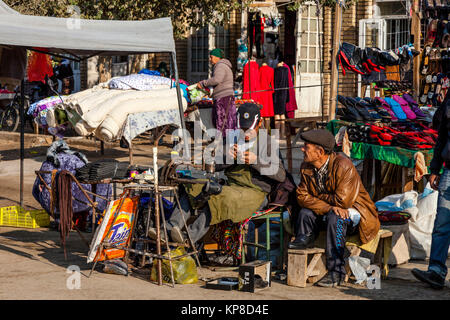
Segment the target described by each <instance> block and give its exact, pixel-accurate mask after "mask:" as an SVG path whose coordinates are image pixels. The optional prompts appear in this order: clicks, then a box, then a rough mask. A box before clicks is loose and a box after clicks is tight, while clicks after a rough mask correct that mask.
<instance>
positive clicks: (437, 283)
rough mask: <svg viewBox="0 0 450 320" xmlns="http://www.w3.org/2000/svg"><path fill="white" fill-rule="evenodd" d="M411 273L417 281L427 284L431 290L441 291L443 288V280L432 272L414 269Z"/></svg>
mask: <svg viewBox="0 0 450 320" xmlns="http://www.w3.org/2000/svg"><path fill="white" fill-rule="evenodd" d="M411 273H412V274H413V275H414V277H416V278H417V279H418V280H420V281H422V282H425V283H428V284H429V285H430V286H431V287H432V288H433V289H442V288H444V286H445V279H444V278H442V277H441V276H440V275H439V274H437V273H436V272H434V271H422V270H419V269H417V268H414V269H412V270H411Z"/></svg>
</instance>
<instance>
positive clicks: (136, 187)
mask: <svg viewBox="0 0 450 320" xmlns="http://www.w3.org/2000/svg"><path fill="white" fill-rule="evenodd" d="M124 189H125V192H124V196H126V195H128V194H130V193H131V192H132V191H148V192H150V205H149V206H150V207H151V198H152V195H153V196H154V197H155V210H154V214H155V223H156V237H157V240H149V239H138V238H136V237H135V228H136V222H135V223H134V224H133V227H132V230H131V241H130V242H129V244H128V246H127V247H124V246H118V245H112V244H107V243H102V244H101V245H100V250H101V251H103V249H109V248H115V249H120V250H124V251H126V258H125V260H127V258H128V254H129V253H130V252H131V253H134V254H136V255H140V256H142V259H143V261H141V265H145V258H146V257H150V258H156V259H158V261H157V269H158V273H157V275H158V281H157V282H158V285H162V284H163V279H162V265H161V264H162V260H168V261H169V265H170V273H171V281H172V287H175V279H174V275H173V267H172V261H174V260H178V259H181V258H184V257H187V256H191V255H194V256H195V259H196V262H197V265H198V266H201V265H200V261H199V259H198V252H197V250H196V248H195V246H194V243H193V242H192V239H191V236H190V234H189V229H188V228H187V224H186V220H185V219H184V216H183V223H184V227H185V228H186V230H187V234H188V240H189V244H185V243H172V242H169V241H168V234H167V227H166V220H165V216H164V207H163V201H162V192H163V191H171V192H173V193H174V197H175V200H176V204H177V206H178V208H179V209H180V210H181V206H180V202H179V198H178V194H177V191H178V188H177V187H174V186H158V185H157V184H130V185H127V186H125V188H124ZM121 206H122V203H120V205H119V206H118V209H117V210H120V207H121ZM151 213H152V212H151V211H150V210H149V213H148V214H149V216H148V218H147V221H146V222H147V225H146V226H145V228H146V235H148V229H149V223H150V215H151ZM160 219H162V222H163V223H162V225H163V232H164V237H165V238H164V239H165V240H164V241H163V240H162V239H161V227H160ZM135 221H138V213H136V216H135ZM107 232H109V230H108V231H107ZM139 242H143V243H144V250H137V249H132V248H131V246H132V244H133V243H139ZM162 242H163V243H162ZM148 243H156V254H155V253H152V252H150V251H149V250H148V248H147V244H148ZM161 244H163V245H164V244H165V246H166V251H167V255H162V252H161ZM170 246H184V247H190V248H191V249H192V252H189V253H186V254H184V255H181V256H177V257H173V256H172V253H171V249H170ZM96 264H97V261H96V262H95V263H94V265H93V266H92V270H91V273H92V271H93V270H94V269H95V266H96Z"/></svg>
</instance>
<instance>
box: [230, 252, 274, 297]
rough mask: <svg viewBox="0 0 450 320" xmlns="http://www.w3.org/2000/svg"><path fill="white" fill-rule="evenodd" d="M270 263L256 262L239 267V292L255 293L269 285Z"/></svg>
mask: <svg viewBox="0 0 450 320" xmlns="http://www.w3.org/2000/svg"><path fill="white" fill-rule="evenodd" d="M271 272H272V262H271V261H261V260H256V261H252V262H248V263H246V264H243V265H241V266H239V288H238V290H239V291H245V292H252V293H253V292H256V291H260V290H263V289H266V288H268V287H270V286H271V285H272V283H271V279H270V276H271Z"/></svg>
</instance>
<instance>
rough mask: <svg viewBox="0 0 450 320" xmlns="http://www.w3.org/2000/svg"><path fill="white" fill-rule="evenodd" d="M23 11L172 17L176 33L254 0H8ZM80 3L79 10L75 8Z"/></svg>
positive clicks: (57, 14)
mask: <svg viewBox="0 0 450 320" xmlns="http://www.w3.org/2000/svg"><path fill="white" fill-rule="evenodd" d="M5 2H6V3H7V4H8V5H9V6H11V7H12V8H13V9H15V10H17V11H19V12H20V13H23V14H30V15H40V16H53V17H70V16H73V15H74V14H75V13H78V14H80V16H81V18H85V19H104V20H146V19H155V18H162V17H171V18H172V22H173V26H174V33H175V36H176V37H181V36H182V35H183V33H184V32H185V30H186V28H188V27H194V28H195V27H202V26H204V25H205V24H206V23H212V24H219V23H221V22H222V21H226V19H227V17H228V15H229V13H230V12H232V11H233V10H239V9H241V8H242V7H244V8H246V7H247V5H248V4H249V3H251V2H252V1H251V0H170V1H169V0H165V1H161V0H91V1H82V0H52V1H48V0H5ZM73 6H76V7H78V8H79V9H76V10H78V12H76V11H74V10H73V9H74V7H73Z"/></svg>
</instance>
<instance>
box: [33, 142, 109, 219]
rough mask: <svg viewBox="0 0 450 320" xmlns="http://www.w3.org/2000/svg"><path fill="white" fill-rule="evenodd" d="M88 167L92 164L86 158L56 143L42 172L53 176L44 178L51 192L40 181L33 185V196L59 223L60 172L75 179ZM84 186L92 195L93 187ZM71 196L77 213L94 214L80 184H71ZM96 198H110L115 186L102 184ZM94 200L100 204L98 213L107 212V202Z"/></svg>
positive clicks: (97, 189) (42, 167)
mask: <svg viewBox="0 0 450 320" xmlns="http://www.w3.org/2000/svg"><path fill="white" fill-rule="evenodd" d="M87 163H88V160H87V158H86V156H85V155H84V154H82V153H80V152H76V151H73V150H70V148H69V146H68V145H67V144H66V143H65V142H64V141H63V140H58V141H55V142H54V143H53V144H52V145H51V146H50V147H49V148H48V150H47V158H46V160H45V161H44V163H42V165H41V168H40V171H47V172H52V173H44V174H41V176H42V178H43V180H44V181H45V183H46V184H47V186H48V187H50V188H51V190H48V189H47V188H45V185H44V183H43V182H42V181H41V180H40V179H39V177H37V178H36V180H35V182H34V185H33V190H32V194H33V197H34V198H35V199H36V201H38V202H39V204H40V205H41V206H42V208H44V209H45V210H46V211H47V212H48V213H49V214H50V215H52V216H55V217H56V218H57V219H58V218H59V207H58V202H59V193H58V191H57V190H58V180H59V178H58V177H59V174H60V172H62V171H66V172H70V173H71V174H73V175H75V173H76V171H77V169H79V168H82V167H84V166H85V165H86V164H87ZM81 186H82V187H83V189H85V190H87V191H92V186H91V185H89V184H82V185H81ZM70 192H71V194H72V196H73V197H74V199H75V200H73V201H72V212H73V213H78V212H83V211H91V208H90V207H89V206H88V205H87V203H89V201H88V199H86V197H85V195H84V194H83V192H82V191H81V190H80V188H79V187H78V186H77V184H76V183H74V182H73V183H71V187H70ZM96 194H98V195H100V196H103V197H105V198H109V197H110V196H111V194H112V187H111V185H108V184H98V185H97V186H96ZM90 197H92V196H90ZM66 200H67V199H66ZM92 200H93V201H94V202H97V203H98V206H97V209H98V210H99V211H103V210H104V209H105V208H106V205H107V202H106V201H105V200H103V199H101V198H97V197H93V198H92Z"/></svg>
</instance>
